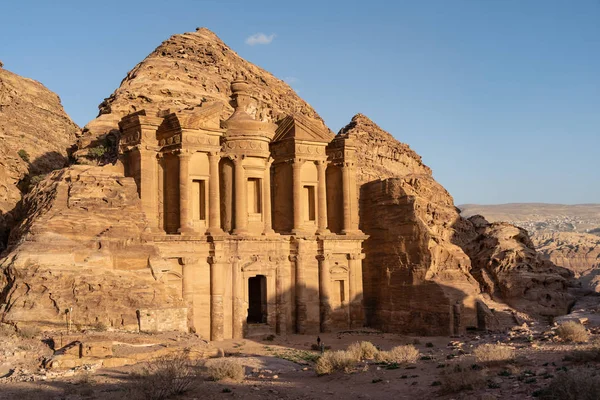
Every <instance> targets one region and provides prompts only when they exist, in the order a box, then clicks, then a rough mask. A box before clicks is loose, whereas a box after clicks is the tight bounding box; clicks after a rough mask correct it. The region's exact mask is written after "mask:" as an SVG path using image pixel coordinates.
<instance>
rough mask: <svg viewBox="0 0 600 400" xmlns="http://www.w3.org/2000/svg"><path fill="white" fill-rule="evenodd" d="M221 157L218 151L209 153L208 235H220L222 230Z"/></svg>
mask: <svg viewBox="0 0 600 400" xmlns="http://www.w3.org/2000/svg"><path fill="white" fill-rule="evenodd" d="M220 160H221V155H220V153H219V152H218V151H215V152H212V151H211V152H210V153H208V162H209V174H210V177H209V179H208V232H207V233H208V234H210V235H218V234H221V233H223V230H222V229H221V202H220V199H219V185H220V180H219V161H220Z"/></svg>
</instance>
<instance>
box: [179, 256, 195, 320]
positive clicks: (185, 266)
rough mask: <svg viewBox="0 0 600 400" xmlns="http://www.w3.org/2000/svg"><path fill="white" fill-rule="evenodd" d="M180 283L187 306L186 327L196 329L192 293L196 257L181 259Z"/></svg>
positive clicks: (193, 291) (193, 293)
mask: <svg viewBox="0 0 600 400" xmlns="http://www.w3.org/2000/svg"><path fill="white" fill-rule="evenodd" d="M181 263H182V266H181V281H182V282H181V285H182V292H183V293H182V297H183V301H184V303H185V305H186V307H187V308H188V327H189V328H192V330H193V331H196V330H197V329H198V327H197V326H196V324H195V315H194V314H195V312H194V311H195V308H194V295H195V294H196V284H195V283H196V279H195V278H196V275H197V269H198V259H195V258H189V257H185V258H182V259H181Z"/></svg>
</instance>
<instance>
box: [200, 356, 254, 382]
mask: <svg viewBox="0 0 600 400" xmlns="http://www.w3.org/2000/svg"><path fill="white" fill-rule="evenodd" d="M206 367H207V371H208V376H209V378H210V379H212V380H213V381H220V380H222V379H231V380H234V381H243V380H244V377H245V373H244V366H243V365H242V364H241V363H240V361H239V360H237V359H235V358H216V359H213V360H210V361H209V362H208V363H207V364H206Z"/></svg>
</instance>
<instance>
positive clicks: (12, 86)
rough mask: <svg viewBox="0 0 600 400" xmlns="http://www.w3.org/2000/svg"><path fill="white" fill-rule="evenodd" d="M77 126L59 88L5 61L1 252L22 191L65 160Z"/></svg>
mask: <svg viewBox="0 0 600 400" xmlns="http://www.w3.org/2000/svg"><path fill="white" fill-rule="evenodd" d="M78 131H79V128H78V127H77V125H75V124H74V123H73V121H71V119H70V118H69V117H68V115H67V114H66V113H65V110H64V109H63V107H62V105H61V103H60V99H59V97H58V96H57V95H56V94H55V93H53V92H51V91H50V90H48V89H47V88H46V87H45V86H44V85H42V84H41V83H39V82H36V81H34V80H32V79H27V78H23V77H21V76H19V75H16V74H13V73H12V72H10V71H8V70H6V69H3V68H2V67H0V252H2V250H3V248H4V246H5V245H6V240H7V236H8V231H9V229H10V227H11V226H12V225H13V224H14V222H15V219H16V218H15V217H16V215H15V211H13V210H14V209H15V206H16V205H17V203H18V202H19V201H20V200H21V196H22V192H23V191H26V190H27V189H28V186H29V184H30V180H31V179H32V178H33V180H34V181H35V180H37V179H39V175H42V174H46V173H48V172H49V171H52V170H54V169H57V168H62V167H64V166H65V163H66V159H67V149H68V148H70V147H71V146H72V145H73V143H74V141H75V137H76V135H77V133H78Z"/></svg>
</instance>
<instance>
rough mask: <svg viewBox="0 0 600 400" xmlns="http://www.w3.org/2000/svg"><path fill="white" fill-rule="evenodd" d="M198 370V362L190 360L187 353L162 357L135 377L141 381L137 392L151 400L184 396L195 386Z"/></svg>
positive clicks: (137, 386)
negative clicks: (183, 394)
mask: <svg viewBox="0 0 600 400" xmlns="http://www.w3.org/2000/svg"><path fill="white" fill-rule="evenodd" d="M197 370H198V365H197V362H195V361H192V360H190V359H189V357H188V354H187V353H185V352H183V353H179V354H175V355H169V356H164V357H160V358H157V359H156V360H154V361H153V362H152V363H151V364H149V365H148V366H147V367H146V368H144V369H143V370H142V372H141V373H140V374H137V375H135V378H137V379H138V380H139V381H140V382H139V384H138V385H136V390H138V391H139V392H140V393H139V394H140V397H141V398H143V399H149V400H163V399H166V398H168V397H170V396H173V395H177V394H182V393H185V392H187V391H188V390H190V389H191V388H192V386H193V385H194V384H195V382H196V380H197V377H198V373H197Z"/></svg>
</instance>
